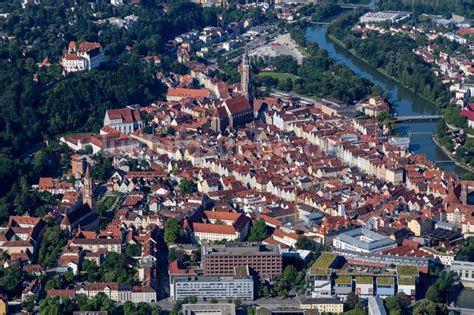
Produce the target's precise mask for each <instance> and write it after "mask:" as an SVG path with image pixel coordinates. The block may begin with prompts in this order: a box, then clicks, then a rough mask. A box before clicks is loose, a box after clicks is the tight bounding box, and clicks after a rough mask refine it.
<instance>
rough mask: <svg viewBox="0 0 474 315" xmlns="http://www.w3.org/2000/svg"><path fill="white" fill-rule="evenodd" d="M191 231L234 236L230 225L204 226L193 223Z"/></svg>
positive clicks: (233, 229)
mask: <svg viewBox="0 0 474 315" xmlns="http://www.w3.org/2000/svg"><path fill="white" fill-rule="evenodd" d="M193 229H194V232H195V233H214V234H229V235H235V232H236V231H235V228H234V227H233V226H232V225H225V224H206V223H194V224H193Z"/></svg>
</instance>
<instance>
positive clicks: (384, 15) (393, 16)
mask: <svg viewBox="0 0 474 315" xmlns="http://www.w3.org/2000/svg"><path fill="white" fill-rule="evenodd" d="M409 17H410V14H409V13H407V12H400V11H383V12H367V13H366V14H364V15H362V16H361V17H360V18H359V21H360V23H380V22H386V21H388V22H391V23H394V22H398V21H401V20H404V19H406V18H409Z"/></svg>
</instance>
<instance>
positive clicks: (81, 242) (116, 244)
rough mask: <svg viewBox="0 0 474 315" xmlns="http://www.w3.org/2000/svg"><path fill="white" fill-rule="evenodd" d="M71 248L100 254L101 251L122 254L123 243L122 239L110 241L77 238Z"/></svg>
mask: <svg viewBox="0 0 474 315" xmlns="http://www.w3.org/2000/svg"><path fill="white" fill-rule="evenodd" d="M70 246H71V247H74V246H78V247H81V248H82V249H83V250H88V251H91V252H95V253H97V252H99V251H100V250H101V249H103V250H106V251H107V252H115V253H119V254H120V253H121V252H122V241H121V240H120V239H114V238H112V239H108V238H93V239H88V238H75V239H74V240H72V242H71V244H70Z"/></svg>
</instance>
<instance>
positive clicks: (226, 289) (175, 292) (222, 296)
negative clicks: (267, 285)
mask: <svg viewBox="0 0 474 315" xmlns="http://www.w3.org/2000/svg"><path fill="white" fill-rule="evenodd" d="M170 295H171V297H172V298H173V299H174V300H182V299H184V298H186V297H190V296H195V297H197V298H198V299H200V300H203V299H209V300H211V299H217V300H228V299H241V300H247V301H251V300H253V298H254V283H253V280H252V277H250V276H244V277H205V276H204V277H194V276H193V277H189V276H181V277H175V278H174V279H173V280H172V283H171V286H170Z"/></svg>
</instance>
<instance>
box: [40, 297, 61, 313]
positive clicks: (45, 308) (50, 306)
mask: <svg viewBox="0 0 474 315" xmlns="http://www.w3.org/2000/svg"><path fill="white" fill-rule="evenodd" d="M39 314H40V315H61V314H62V312H61V304H60V303H59V298H57V297H55V298H50V297H48V298H46V299H43V300H41V301H40V304H39Z"/></svg>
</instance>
